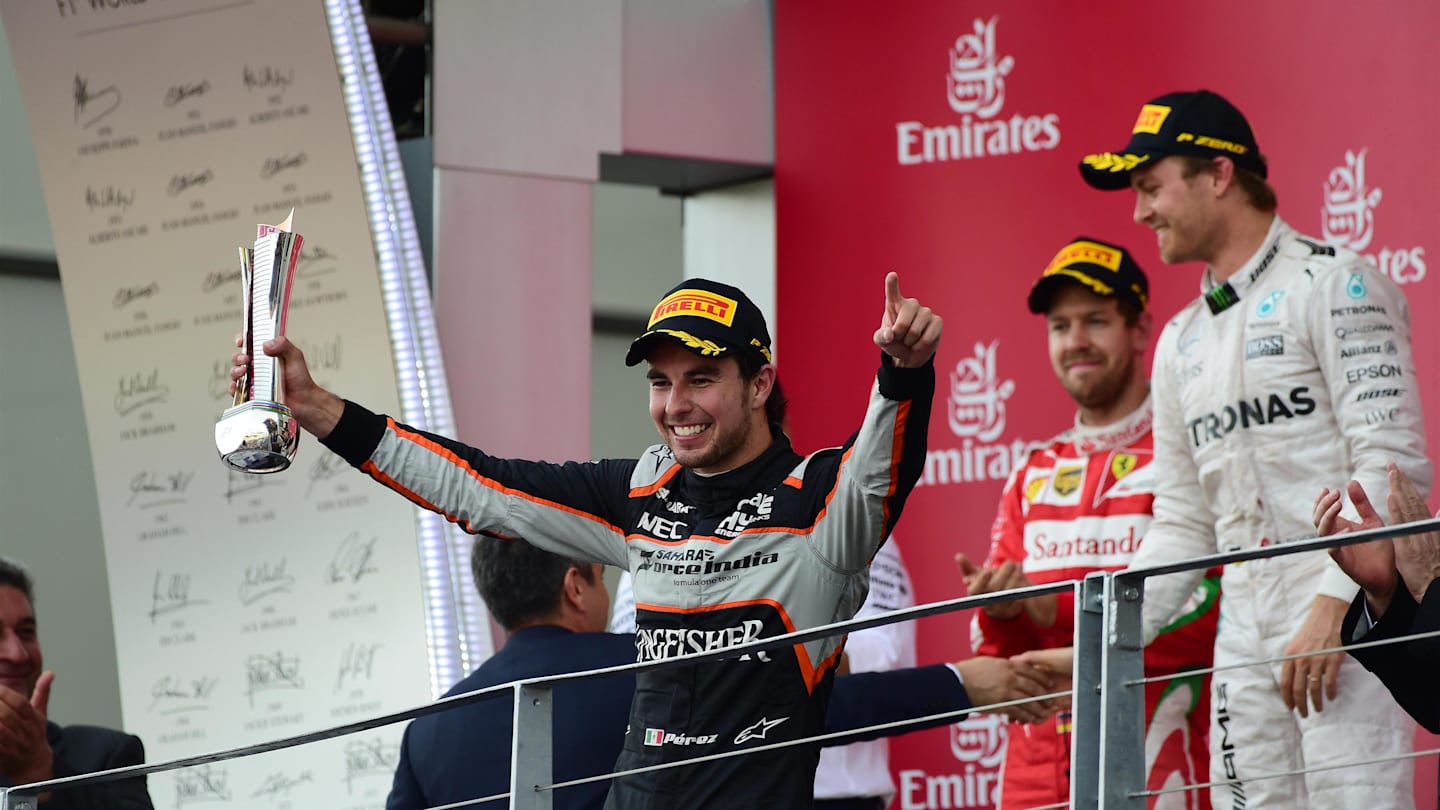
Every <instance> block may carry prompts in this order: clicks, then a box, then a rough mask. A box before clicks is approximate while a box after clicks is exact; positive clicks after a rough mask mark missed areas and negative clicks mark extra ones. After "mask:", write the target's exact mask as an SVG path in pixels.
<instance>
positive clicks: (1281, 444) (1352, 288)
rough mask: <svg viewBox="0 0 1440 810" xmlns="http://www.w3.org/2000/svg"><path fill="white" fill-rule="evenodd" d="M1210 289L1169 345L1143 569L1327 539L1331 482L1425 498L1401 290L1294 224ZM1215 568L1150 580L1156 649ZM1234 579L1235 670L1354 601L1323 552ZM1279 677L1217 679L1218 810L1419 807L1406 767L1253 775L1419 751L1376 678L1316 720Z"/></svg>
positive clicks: (1226, 638) (1261, 671) (1276, 652)
mask: <svg viewBox="0 0 1440 810" xmlns="http://www.w3.org/2000/svg"><path fill="white" fill-rule="evenodd" d="M1202 291H1203V294H1202V295H1201V297H1200V298H1198V299H1196V300H1195V301H1192V302H1191V303H1190V304H1189V305H1188V306H1186V307H1185V308H1184V309H1182V310H1181V311H1180V312H1179V313H1178V314H1177V315H1176V316H1175V317H1174V318H1172V319H1171V320H1170V322H1169V323H1168V324H1167V325H1166V326H1165V329H1164V331H1163V332H1162V333H1161V335H1160V339H1159V341H1158V344H1157V347H1156V356H1155V367H1154V374H1153V375H1152V378H1151V384H1152V391H1153V400H1154V407H1155V429H1154V435H1155V461H1154V467H1155V520H1154V522H1152V523H1151V525H1150V530H1149V535H1148V539H1147V540H1146V542H1145V543H1144V544H1143V545H1142V546H1141V547H1140V551H1139V552H1138V554H1137V555H1136V558H1135V561H1134V565H1137V566H1143V565H1149V564H1154V563H1157V562H1163V561H1168V560H1179V559H1185V558H1190V557H1198V556H1201V555H1204V554H1211V553H1214V552H1215V551H1217V550H1219V551H1228V550H1235V549H1249V548H1255V547H1256V546H1260V545H1266V544H1269V543H1283V542H1289V541H1293V540H1297V539H1303V538H1306V537H1313V536H1314V534H1315V528H1314V526H1313V525H1312V523H1311V518H1310V507H1311V504H1312V503H1313V502H1314V500H1315V495H1316V493H1317V492H1319V490H1320V487H1322V486H1329V487H1337V486H1344V485H1345V482H1346V481H1348V480H1349V479H1351V478H1354V479H1356V480H1358V481H1360V483H1361V484H1363V485H1364V486H1365V489H1366V491H1367V492H1369V493H1371V494H1372V499H1373V500H1374V502H1375V503H1376V505H1377V506H1378V507H1382V508H1383V502H1384V498H1383V497H1379V496H1377V495H1376V494H1377V493H1384V492H1387V491H1388V489H1389V484H1388V482H1387V480H1386V465H1388V464H1389V463H1390V462H1392V461H1393V462H1395V463H1397V464H1398V465H1399V466H1400V467H1401V468H1402V469H1403V470H1404V471H1405V472H1406V474H1407V475H1409V476H1410V477H1411V478H1412V479H1413V480H1414V481H1415V482H1416V485H1417V487H1419V488H1420V490H1421V491H1422V492H1424V491H1426V490H1428V488H1429V484H1430V474H1431V470H1430V463H1429V461H1428V460H1427V459H1426V457H1425V437H1424V430H1423V427H1422V423H1421V411H1420V395H1419V391H1418V389H1417V386H1416V379H1415V362H1414V359H1413V357H1412V355H1411V351H1410V324H1409V312H1408V309H1407V305H1406V302H1405V296H1404V294H1403V293H1402V292H1401V291H1400V289H1399V288H1398V287H1397V286H1396V285H1395V283H1394V282H1392V281H1391V280H1390V279H1389V278H1387V277H1386V276H1385V275H1384V274H1383V273H1380V272H1378V271H1377V270H1375V268H1373V267H1371V266H1370V265H1369V264H1367V263H1366V262H1365V261H1364V259H1362V258H1361V257H1360V256H1358V255H1356V254H1354V253H1352V252H1350V251H1348V250H1345V249H1344V248H1336V247H1333V246H1330V245H1324V244H1320V243H1317V242H1315V241H1313V240H1310V239H1307V238H1305V237H1303V236H1301V235H1299V234H1297V233H1296V232H1295V231H1294V229H1292V228H1291V227H1290V226H1288V225H1286V224H1285V223H1284V222H1283V221H1281V220H1280V219H1279V218H1278V217H1277V218H1276V219H1275V221H1274V223H1273V224H1272V225H1271V228H1270V231H1269V233H1268V234H1267V235H1266V238H1265V240H1264V242H1263V243H1262V245H1261V247H1260V249H1259V250H1258V251H1257V252H1256V254H1255V255H1254V256H1253V257H1252V258H1251V259H1250V260H1249V261H1248V262H1246V264H1245V265H1244V266H1242V267H1241V268H1240V269H1239V270H1238V271H1237V272H1236V273H1235V274H1234V275H1233V276H1231V277H1230V279H1229V280H1228V283H1225V284H1222V285H1215V284H1214V283H1213V282H1212V281H1211V280H1210V279H1209V277H1208V273H1207V277H1206V279H1205V281H1204V283H1203V286H1202ZM1351 514H1352V515H1353V511H1352V512H1351ZM1201 575H1202V572H1200V571H1194V572H1190V573H1189V574H1185V575H1172V576H1169V577H1161V578H1158V579H1152V580H1150V581H1149V582H1148V583H1147V585H1146V590H1145V634H1146V639H1147V640H1149V639H1151V638H1154V636H1155V635H1156V633H1157V632H1158V631H1159V629H1160V627H1161V626H1163V625H1164V624H1165V623H1166V622H1167V621H1168V619H1169V618H1170V617H1171V616H1173V615H1174V614H1175V612H1176V611H1177V609H1179V607H1180V605H1181V604H1182V602H1183V601H1184V600H1185V599H1186V598H1187V597H1188V596H1189V595H1190V593H1191V592H1192V591H1193V589H1194V583H1195V582H1196V581H1197V580H1198V578H1199V577H1200V576H1201ZM1223 583H1224V593H1225V595H1224V598H1223V599H1221V602H1220V629H1219V636H1218V638H1217V641H1216V649H1215V666H1216V667H1220V668H1222V670H1223V669H1224V668H1225V667H1226V666H1227V665H1232V664H1237V663H1240V662H1252V661H1266V660H1275V659H1276V658H1278V657H1279V656H1281V655H1282V654H1283V653H1284V652H1285V648H1286V646H1287V645H1288V644H1289V643H1290V641H1291V639H1293V638H1294V637H1295V635H1296V633H1297V632H1298V631H1299V629H1300V627H1301V625H1302V623H1303V622H1304V621H1305V618H1306V616H1307V615H1308V613H1309V611H1310V608H1311V605H1312V604H1313V603H1314V600H1315V597H1316V595H1317V594H1323V595H1325V596H1331V597H1334V598H1337V599H1341V600H1343V601H1345V602H1349V601H1350V600H1351V599H1353V598H1354V596H1355V594H1356V592H1357V588H1356V585H1355V584H1354V583H1353V582H1351V580H1350V579H1349V577H1347V576H1345V574H1344V572H1342V571H1341V570H1340V569H1339V567H1338V566H1336V565H1335V563H1334V562H1333V561H1331V559H1330V557H1329V555H1327V554H1326V553H1324V552H1310V553H1306V554H1299V555H1289V556H1284V557H1277V558H1274V559H1269V560H1256V561H1251V562H1246V563H1240V564H1236V565H1229V566H1226V567H1225V572H1224V575H1223ZM1272 670H1273V672H1272ZM1279 672H1280V665H1279V664H1274V665H1273V666H1271V667H1249V668H1243V669H1231V670H1225V671H1222V672H1218V673H1216V675H1215V678H1214V689H1215V691H1214V696H1215V698H1216V700H1215V708H1216V715H1217V717H1216V718H1214V720H1216V723H1215V724H1212V727H1211V749H1212V750H1211V753H1212V757H1211V774H1212V779H1214V780H1216V781H1221V782H1225V783H1227V784H1225V785H1223V786H1221V787H1220V788H1217V789H1216V791H1215V792H1214V794H1213V798H1214V803H1215V806H1217V807H1226V808H1230V807H1247V806H1248V807H1256V806H1260V807H1266V806H1274V807H1299V806H1308V807H1317V808H1321V807H1324V808H1330V807H1362V806H1367V807H1368V806H1386V807H1388V806H1398V805H1399V804H1401V803H1403V800H1402V799H1401V798H1400V795H1399V794H1396V795H1392V794H1390V793H1388V792H1385V791H1387V790H1389V789H1390V788H1385V787H1382V786H1386V785H1389V786H1400V785H1402V784H1404V785H1408V784H1409V779H1410V777H1409V776H1408V773H1409V771H1410V765H1409V763H1408V761H1407V762H1391V763H1386V764H1383V765H1377V766H1372V767H1370V768H1369V769H1367V771H1366V776H1365V778H1364V779H1362V780H1357V779H1356V771H1354V770H1345V769H1335V770H1324V771H1316V772H1314V773H1310V774H1308V775H1307V776H1306V777H1304V778H1303V779H1302V778H1301V777H1295V778H1293V779H1267V780H1255V781H1247V779H1246V776H1247V775H1259V774H1261V773H1273V772H1276V771H1283V770H1287V769H1289V768H1291V767H1298V765H1299V764H1300V758H1301V757H1302V756H1303V757H1304V759H1305V760H1306V761H1307V762H1306V764H1316V763H1315V762H1309V760H1311V759H1312V757H1313V758H1318V761H1324V762H1328V761H1330V758H1331V757H1341V756H1342V753H1343V752H1351V751H1365V752H1366V754H1367V755H1368V756H1376V757H1379V756H1383V755H1386V754H1400V753H1402V752H1406V751H1409V750H1410V738H1411V737H1412V736H1413V734H1412V729H1411V728H1410V727H1409V726H1408V725H1407V724H1406V722H1405V720H1404V715H1403V714H1400V713H1399V712H1398V709H1396V710H1395V711H1392V708H1393V707H1394V701H1392V700H1390V699H1389V696H1388V695H1387V694H1386V692H1385V689H1384V687H1383V686H1381V685H1380V683H1379V681H1377V680H1375V678H1374V677H1373V676H1371V675H1370V674H1369V673H1368V672H1365V671H1364V669H1363V668H1362V667H1359V666H1355V665H1354V663H1353V662H1350V663H1349V665H1347V666H1342V667H1341V669H1340V684H1339V697H1338V699H1337V700H1335V701H1334V702H1331V701H1328V700H1327V701H1326V702H1325V708H1324V711H1323V712H1314V711H1312V712H1310V713H1309V717H1307V718H1300V717H1299V716H1298V714H1293V713H1291V712H1289V711H1288V710H1286V708H1285V706H1284V704H1283V702H1282V701H1281V697H1280V693H1279V689H1278V686H1277V679H1278V677H1279ZM1302 751H1303V752H1304V753H1303V754H1302V753H1301V752H1302ZM1306 791H1308V794H1307V793H1306ZM1404 795H1405V796H1408V795H1409V789H1408V787H1407V788H1405V790H1404Z"/></svg>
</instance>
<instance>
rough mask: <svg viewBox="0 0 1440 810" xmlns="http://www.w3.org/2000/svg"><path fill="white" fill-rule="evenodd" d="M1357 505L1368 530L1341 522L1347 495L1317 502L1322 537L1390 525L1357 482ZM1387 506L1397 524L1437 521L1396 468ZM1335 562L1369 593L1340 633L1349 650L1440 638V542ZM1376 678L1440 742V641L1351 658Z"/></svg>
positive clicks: (1373, 547) (1374, 546)
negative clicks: (1439, 681)
mask: <svg viewBox="0 0 1440 810" xmlns="http://www.w3.org/2000/svg"><path fill="white" fill-rule="evenodd" d="M1348 489H1349V493H1350V500H1351V501H1352V502H1353V503H1354V504H1355V509H1356V511H1357V512H1358V513H1359V516H1360V522H1359V523H1355V522H1353V521H1349V520H1346V519H1345V518H1342V517H1340V516H1339V512H1340V493H1339V492H1338V491H1336V492H1331V491H1329V490H1325V491H1324V492H1322V493H1321V494H1320V497H1319V498H1318V499H1317V500H1316V501H1315V526H1316V528H1317V529H1318V530H1319V532H1320V534H1321V535H1322V536H1323V535H1329V534H1334V533H1335V532H1337V531H1341V532H1343V531H1353V530H1357V529H1370V528H1375V527H1378V526H1381V525H1384V523H1383V521H1382V520H1381V519H1380V516H1379V514H1378V513H1377V512H1376V511H1375V508H1374V506H1373V505H1372V504H1371V503H1370V500H1369V498H1368V497H1367V495H1366V493H1365V489H1364V488H1363V487H1361V486H1360V485H1359V484H1358V483H1356V482H1354V481H1351V482H1350V485H1349V488H1348ZM1386 506H1387V507H1388V508H1389V511H1390V517H1391V519H1392V520H1394V521H1395V522H1396V523H1410V522H1412V521H1416V520H1425V519H1427V518H1429V517H1430V508H1429V507H1428V506H1426V504H1425V499H1424V498H1423V497H1422V496H1421V495H1420V494H1419V492H1417V491H1416V489H1415V487H1414V485H1413V484H1411V482H1410V480H1409V479H1408V478H1406V476H1405V474H1404V473H1403V472H1400V470H1399V469H1398V468H1397V467H1396V466H1395V465H1393V464H1392V465H1390V495H1389V496H1388V499H1387V502H1386ZM1330 554H1331V556H1332V557H1334V558H1335V561H1336V562H1338V563H1339V564H1340V567H1341V568H1342V569H1344V571H1345V573H1347V574H1349V575H1350V578H1351V579H1353V580H1355V582H1356V583H1358V584H1359V585H1360V587H1361V591H1360V593H1359V594H1358V595H1357V596H1356V597H1355V601H1354V602H1352V603H1351V605H1350V610H1349V612H1347V613H1346V614H1345V621H1344V624H1342V625H1341V627H1340V633H1341V638H1342V639H1343V640H1344V641H1345V643H1347V644H1355V643H1359V642H1362V641H1363V642H1372V641H1384V640H1387V639H1394V638H1399V637H1401V636H1408V635H1412V634H1417V633H1431V632H1435V631H1440V585H1436V581H1437V579H1440V534H1436V533H1433V532H1432V533H1426V534H1416V535H1409V536H1406V537H1398V538H1396V539H1395V540H1393V541H1391V540H1380V541H1377V542H1374V543H1361V544H1358V545H1353V546H1346V547H1344V548H1337V549H1332V550H1331V552H1330ZM1350 655H1352V656H1354V658H1355V660H1357V661H1359V662H1360V663H1361V664H1363V665H1364V667H1365V668H1366V669H1368V670H1370V671H1371V672H1373V673H1375V675H1376V677H1378V678H1379V679H1380V681H1381V682H1382V683H1384V684H1385V686H1386V688H1387V689H1389V690H1390V694H1391V695H1393V696H1394V698H1395V701H1396V702H1397V703H1399V704H1400V706H1401V708H1403V709H1405V711H1407V712H1409V713H1410V716H1411V717H1413V718H1415V720H1416V721H1417V722H1419V723H1420V725H1422V726H1424V727H1425V728H1426V729H1428V730H1429V731H1430V732H1431V733H1433V734H1440V690H1437V689H1436V688H1435V676H1436V673H1437V672H1440V638H1423V639H1412V640H1410V641H1400V642H1396V643H1393V644H1386V645H1382V646H1378V647H1364V648H1360V649H1352V650H1350Z"/></svg>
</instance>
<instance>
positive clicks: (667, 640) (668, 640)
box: [635, 619, 770, 661]
mask: <svg viewBox="0 0 1440 810" xmlns="http://www.w3.org/2000/svg"><path fill="white" fill-rule="evenodd" d="M764 630H765V623H764V622H762V621H760V620H759V619H746V620H745V621H743V622H741V623H740V624H738V625H735V626H734V627H724V628H721V629H719V630H701V629H697V628H688V627H642V628H640V629H639V630H636V631H635V652H636V660H639V661H658V660H660V659H662V658H674V657H676V656H679V655H687V654H689V653H700V652H714V651H716V650H723V649H726V648H727V647H735V646H739V645H741V644H748V643H750V642H752V641H757V640H759V639H760V638H761V634H762V633H763V632H764ZM751 656H754V659H756V660H760V661H769V660H770V654H769V653H768V652H765V651H764V650H762V651H760V652H757V653H745V654H744V655H742V656H740V658H739V660H741V661H749V660H752V658H751Z"/></svg>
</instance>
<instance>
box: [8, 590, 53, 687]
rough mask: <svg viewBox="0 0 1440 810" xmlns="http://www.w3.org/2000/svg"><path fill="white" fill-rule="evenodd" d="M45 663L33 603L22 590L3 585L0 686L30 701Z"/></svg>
mask: <svg viewBox="0 0 1440 810" xmlns="http://www.w3.org/2000/svg"><path fill="white" fill-rule="evenodd" d="M44 663H45V662H44V660H43V659H42V658H41V656H40V635H39V632H38V631H37V630H36V626H35V611H34V610H33V609H32V608H31V606H30V600H29V599H27V598H26V597H25V592H24V591H22V590H20V589H19V588H13V587H10V586H9V585H0V687H3V688H5V689H12V690H14V691H16V692H19V693H20V694H22V695H24V696H26V697H27V698H28V697H29V696H30V693H31V692H33V691H34V690H35V682H36V681H37V680H39V678H40V673H41V671H43V669H44Z"/></svg>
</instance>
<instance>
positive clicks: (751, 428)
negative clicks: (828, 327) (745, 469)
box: [646, 341, 775, 475]
mask: <svg viewBox="0 0 1440 810" xmlns="http://www.w3.org/2000/svg"><path fill="white" fill-rule="evenodd" d="M646 359H647V360H648V362H649V363H650V371H649V373H648V374H647V375H646V376H647V377H648V378H649V380H650V418H651V419H652V420H654V422H655V428H656V430H658V431H659V432H660V438H661V440H662V441H664V442H665V443H666V444H667V445H669V446H670V450H671V452H672V453H674V454H675V460H676V461H678V462H680V464H681V465H683V466H685V467H689V468H690V469H693V470H695V471H696V472H699V473H704V474H706V475H710V474H713V473H718V472H725V471H726V470H733V469H735V468H736V467H739V466H740V465H741V464H744V463H745V462H747V461H750V460H751V459H753V458H755V457H756V456H758V455H760V454H761V453H763V452H764V451H765V448H767V447H769V446H770V441H771V437H770V429H769V425H768V424H767V423H766V421H765V400H766V399H767V398H768V397H769V394H770V387H771V383H772V381H773V380H774V379H775V371H774V369H773V368H771V367H770V366H764V367H762V368H761V369H760V371H759V373H757V374H756V376H755V377H754V378H753V379H750V380H746V379H745V378H744V377H743V376H742V375H741V374H740V366H739V364H738V363H736V362H735V360H734V359H733V358H729V357H726V358H712V357H701V356H700V355H698V354H695V353H693V352H690V351H688V350H686V349H684V348H682V347H681V346H680V345H678V344H676V343H672V342H669V341H665V342H661V343H657V344H656V345H655V348H654V349H653V350H651V352H650V355H649V357H647V358H646Z"/></svg>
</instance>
